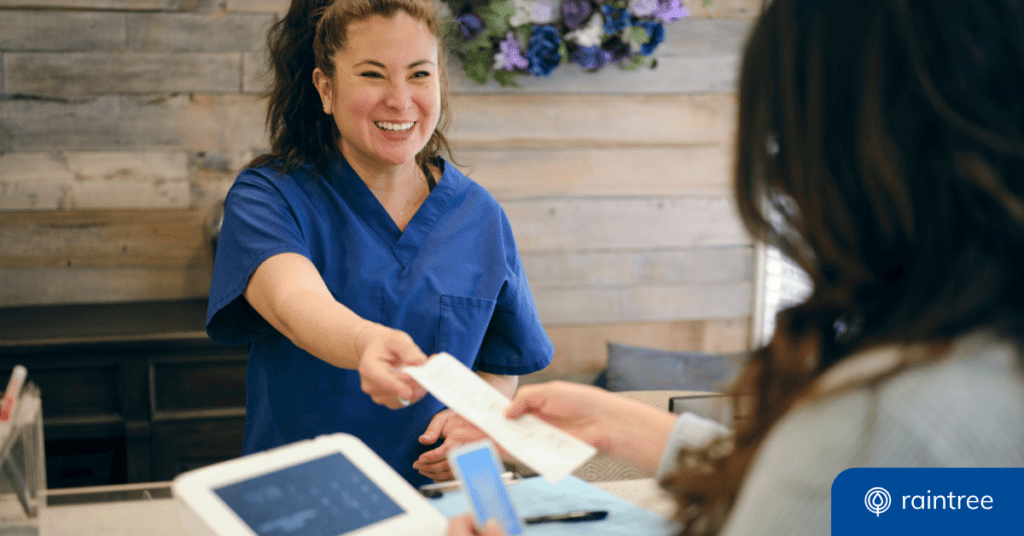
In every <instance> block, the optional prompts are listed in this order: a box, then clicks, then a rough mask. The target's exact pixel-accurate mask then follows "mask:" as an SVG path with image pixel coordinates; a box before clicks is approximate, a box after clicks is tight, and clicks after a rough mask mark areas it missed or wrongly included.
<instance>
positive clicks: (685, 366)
mask: <svg viewBox="0 0 1024 536" xmlns="http://www.w3.org/2000/svg"><path fill="white" fill-rule="evenodd" d="M747 355H748V354H747V352H741V353H736V354H725V355H720V354H705V353H702V352H690V351H681V352H676V351H670V350H659V349H656V348H644V347H640V346H630V345H626V344H619V343H614V342H609V343H608V368H607V369H605V371H604V372H603V373H602V375H601V376H600V377H599V378H598V380H597V381H596V382H595V384H596V385H599V386H601V387H604V388H605V389H608V390H609V391H638V390H685V391H713V392H721V391H723V390H725V389H727V388H728V387H729V385H730V384H731V383H732V382H733V381H734V380H735V379H736V377H737V376H738V375H739V372H740V369H741V368H742V367H743V364H744V362H745V361H746V357H747ZM602 381H603V382H604V385H601V382H602Z"/></svg>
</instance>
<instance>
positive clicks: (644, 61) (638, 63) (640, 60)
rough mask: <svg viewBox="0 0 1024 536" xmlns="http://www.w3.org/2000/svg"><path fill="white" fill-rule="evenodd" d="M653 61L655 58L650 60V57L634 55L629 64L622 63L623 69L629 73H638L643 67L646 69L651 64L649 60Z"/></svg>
mask: <svg viewBox="0 0 1024 536" xmlns="http://www.w3.org/2000/svg"><path fill="white" fill-rule="evenodd" d="M651 59H653V58H650V57H648V56H642V55H640V54H633V55H632V56H631V57H630V58H629V61H628V62H623V63H622V68H623V69H625V70H627V71H637V70H639V69H640V68H641V67H646V66H647V65H648V64H649V60H651Z"/></svg>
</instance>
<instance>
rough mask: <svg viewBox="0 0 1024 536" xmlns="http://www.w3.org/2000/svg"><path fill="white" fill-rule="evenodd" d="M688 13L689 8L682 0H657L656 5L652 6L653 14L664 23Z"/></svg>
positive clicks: (685, 15) (686, 15)
mask: <svg viewBox="0 0 1024 536" xmlns="http://www.w3.org/2000/svg"><path fill="white" fill-rule="evenodd" d="M689 15H690V10H689V9H686V6H684V5H683V0H658V7H656V8H654V16H655V17H657V18H659V19H661V20H662V22H664V23H666V24H667V23H670V22H675V21H677V20H679V19H681V18H683V17H688V16H689Z"/></svg>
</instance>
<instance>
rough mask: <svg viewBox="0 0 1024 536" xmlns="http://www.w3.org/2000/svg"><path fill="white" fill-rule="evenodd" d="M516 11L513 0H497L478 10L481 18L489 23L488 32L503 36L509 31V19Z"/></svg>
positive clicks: (485, 22)
mask: <svg viewBox="0 0 1024 536" xmlns="http://www.w3.org/2000/svg"><path fill="white" fill-rule="evenodd" d="M515 12H516V7H515V5H514V4H513V3H512V0H495V1H494V2H491V3H490V4H489V5H486V6H482V7H480V9H478V10H477V14H478V15H480V19H481V20H483V21H484V24H486V25H487V33H489V34H490V35H493V36H497V37H501V36H504V35H505V32H506V31H508V19H510V18H511V17H512V15H513V14H514V13H515Z"/></svg>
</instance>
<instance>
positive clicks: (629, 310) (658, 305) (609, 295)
mask: <svg viewBox="0 0 1024 536" xmlns="http://www.w3.org/2000/svg"><path fill="white" fill-rule="evenodd" d="M751 296H752V294H751V284H750V282H749V281H744V282H736V283H700V284H686V285H652V286H629V287H604V288H591V289H571V290H544V289H542V290H535V291H534V292H533V298H534V301H535V302H536V303H537V311H538V313H540V319H541V321H542V322H544V323H545V324H590V323H601V322H637V321H652V320H665V321H667V320H701V319H708V318H735V317H739V316H750V311H751V306H752V304H751Z"/></svg>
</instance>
